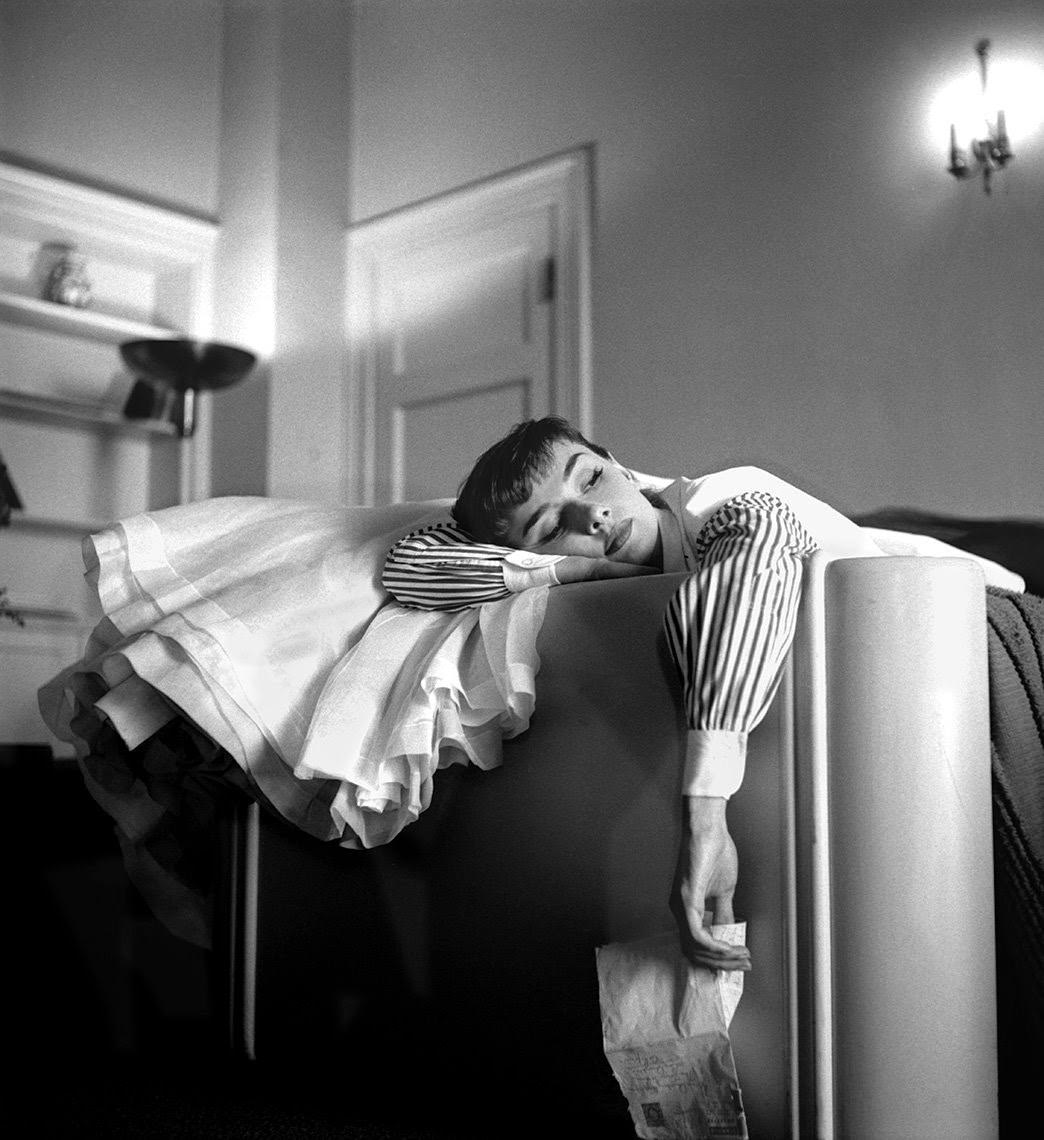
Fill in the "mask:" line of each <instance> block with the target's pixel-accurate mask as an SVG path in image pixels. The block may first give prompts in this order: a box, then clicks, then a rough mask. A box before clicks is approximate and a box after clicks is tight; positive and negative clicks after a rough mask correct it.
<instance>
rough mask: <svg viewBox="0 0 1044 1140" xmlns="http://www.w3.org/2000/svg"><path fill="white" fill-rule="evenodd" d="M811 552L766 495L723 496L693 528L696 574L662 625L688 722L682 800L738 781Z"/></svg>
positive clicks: (721, 791)
mask: <svg viewBox="0 0 1044 1140" xmlns="http://www.w3.org/2000/svg"><path fill="white" fill-rule="evenodd" d="M816 548H817V545H816V543H815V541H814V540H813V539H812V537H811V536H810V535H809V533H808V531H807V530H806V529H805V528H804V526H802V524H801V522H800V521H799V520H798V518H797V516H796V515H795V514H794V512H793V511H792V510H791V509H790V507H788V506H787V505H786V504H785V503H784V502H783V501H782V500H781V499H778V498H776V497H775V496H774V495H770V494H767V493H764V492H749V493H747V494H744V495H739V496H737V497H736V498H733V499H730V500H729V501H728V502H726V503H725V504H724V505H723V506H721V507H720V508H719V509H718V510H717V511H716V512H715V514H714V515H712V516H711V518H710V519H709V520H708V521H707V523H706V524H705V525H704V527H703V528H702V530H701V531H700V533H699V535H698V538H697V545H696V559H697V563H698V567H699V568H698V569H697V571H696V572H695V573H694V574H692V575H691V576H690V577H689V578H687V579H686V580H685V582H684V583H683V584H682V586H681V588H680V589H679V590H678V592H677V593H676V594H675V596H674V597H673V598H672V599H671V602H670V605H669V606H668V609H667V613H666V615H665V618H664V626H665V629H666V633H667V643H668V647H669V649H670V652H671V656H672V657H673V658H674V661H675V664H676V665H677V667H678V669H679V671H680V673H681V676H682V682H683V687H684V700H685V706H686V713H687V716H688V721H689V739H688V745H687V750H686V761H685V775H684V780H683V792H684V794H686V795H699V796H724V797H726V798H728V797H729V796H731V795H732V793H733V792H735V791H736V790H737V789H738V788H739V786H740V784H741V783H742V781H743V770H744V765H745V761H746V746H747V734H748V733H749V732H750V731H751V730H752V729H754V728H755V727H756V726H757V725H758V723H759V722H760V721H761V719H762V717H763V716H764V715H765V713H766V711H767V710H768V707H769V705H770V704H771V702H772V698H773V697H774V696H775V692H776V689H777V687H778V685H779V679H780V676H781V675H782V668H783V663H784V661H785V660H786V657H787V653H788V652H789V651H790V644H791V642H792V640H793V637H794V629H795V626H796V621H797V609H798V603H799V601H800V595H801V575H802V568H803V563H804V559H805V558H806V557H807V556H808V555H810V554H811V553H812V552H813V551H814V550H815V549H816Z"/></svg>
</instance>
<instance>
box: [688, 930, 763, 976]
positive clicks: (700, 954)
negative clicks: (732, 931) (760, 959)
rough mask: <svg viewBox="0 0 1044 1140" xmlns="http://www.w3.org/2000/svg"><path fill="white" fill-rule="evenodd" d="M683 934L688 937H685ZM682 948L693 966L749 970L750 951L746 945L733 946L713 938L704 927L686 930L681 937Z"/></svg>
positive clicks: (711, 968) (712, 968) (710, 968)
mask: <svg viewBox="0 0 1044 1140" xmlns="http://www.w3.org/2000/svg"><path fill="white" fill-rule="evenodd" d="M685 934H687V935H688V937H685ZM682 950H683V951H684V953H685V957H686V958H688V960H689V961H690V962H691V963H692V964H693V965H694V966H704V967H706V968H707V969H708V970H749V969H750V951H749V950H748V949H747V947H746V946H734V945H732V943H730V942H722V941H721V940H720V939H718V938H714V937H713V936H712V935H711V933H710V931H709V930H707V929H706V928H705V927H700V928H699V929H698V930H696V931H693V930H687V931H685V932H684V933H683V937H682Z"/></svg>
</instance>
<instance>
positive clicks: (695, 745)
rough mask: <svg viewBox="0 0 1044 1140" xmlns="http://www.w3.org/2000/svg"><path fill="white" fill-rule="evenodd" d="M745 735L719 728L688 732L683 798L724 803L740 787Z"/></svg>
mask: <svg viewBox="0 0 1044 1140" xmlns="http://www.w3.org/2000/svg"><path fill="white" fill-rule="evenodd" d="M746 764H747V734H746V733H745V732H730V731H728V730H726V729H723V728H690V729H689V739H688V741H687V742H686V746H685V772H684V775H683V777H682V795H683V796H722V797H724V798H725V799H728V798H729V797H730V796H731V795H732V794H733V792H735V791H737V790H738V789H739V786H740V784H742V783H743V772H744V769H745V768H746Z"/></svg>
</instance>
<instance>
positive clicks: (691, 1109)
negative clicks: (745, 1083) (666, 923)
mask: <svg viewBox="0 0 1044 1140" xmlns="http://www.w3.org/2000/svg"><path fill="white" fill-rule="evenodd" d="M711 930H712V932H713V934H714V937H715V938H720V939H721V940H722V941H725V942H731V943H733V944H735V945H742V944H743V942H744V941H745V939H746V923H742V922H741V923H734V924H731V925H728V926H714V927H712V928H711ZM596 958H597V965H598V997H599V1003H600V1005H601V1010H602V1040H603V1043H604V1046H605V1055H606V1057H607V1058H608V1060H609V1064H610V1066H611V1067H612V1070H613V1072H614V1073H615V1074H616V1079H617V1080H618V1081H619V1082H620V1087H621V1089H622V1090H623V1093H624V1096H626V1098H627V1103H628V1105H629V1106H630V1110H631V1118H632V1119H633V1121H634V1124H635V1130H636V1133H637V1135H638V1136H640V1137H642V1138H643V1140H704V1138H708V1137H713V1138H714V1140H746V1137H747V1125H746V1121H745V1118H744V1115H743V1103H742V1100H741V1097H740V1089H739V1081H738V1080H737V1078H736V1065H735V1062H734V1060H733V1057H732V1045H731V1044H730V1043H729V1034H728V1029H729V1024H730V1023H731V1021H732V1015H733V1013H735V1011H736V1006H737V1005H738V1004H739V1000H740V995H741V994H742V993H743V972H742V971H740V970H734V971H730V972H722V971H714V970H707V969H703V968H701V967H693V966H690V965H689V963H688V961H687V960H686V959H685V956H684V955H683V954H682V952H681V949H680V946H679V943H678V936H677V934H675V933H671V934H663V935H658V936H657V937H655V938H646V939H643V940H642V941H639V942H627V943H621V942H616V943H612V944H611V945H609V946H602V947H600V948H599V949H598V951H597V952H596Z"/></svg>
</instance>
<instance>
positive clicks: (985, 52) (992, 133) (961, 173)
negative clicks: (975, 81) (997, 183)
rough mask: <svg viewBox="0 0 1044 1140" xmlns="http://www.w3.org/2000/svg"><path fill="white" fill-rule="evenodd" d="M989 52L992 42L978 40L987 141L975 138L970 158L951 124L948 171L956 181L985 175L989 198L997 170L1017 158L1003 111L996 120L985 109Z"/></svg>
mask: <svg viewBox="0 0 1044 1140" xmlns="http://www.w3.org/2000/svg"><path fill="white" fill-rule="evenodd" d="M989 51H990V41H989V40H979V42H978V43H977V44H976V45H975V54H976V55H977V56H978V57H979V73H980V78H981V82H982V103H983V120H984V124H985V127H986V134H985V137H984V138H973V139H972V140H971V144H970V147H969V149H970V151H971V158H970V159H969V155H968V151H965V150H962V149H961V148H960V147H959V146H958V145H957V126H956V124H954V123H951V124H950V165H949V166H948V167H947V168H946V169H947V170H948V171H949V172H950V173H951V174H952V175H953V176H954V178H970V177H972V176H974V175H976V174H978V173H980V171H981V173H982V188H983V189H984V190H985V191H986V193H987V194H989V192H990V180H991V178H992V177H993V172H994V171H995V170H1003V169H1004V167H1005V166H1007V164H1008V163H1009V162H1010V161H1011V159H1012V158H1014V154H1013V153H1012V149H1011V143H1010V142H1009V141H1008V131H1007V126H1006V125H1005V121H1004V110H1003V108H999V107H998V108H997V112H996V115H997V117H996V118H995V119H991V118H990V111H989V110H988V108H987V105H986V99H987V65H988V58H989Z"/></svg>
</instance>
